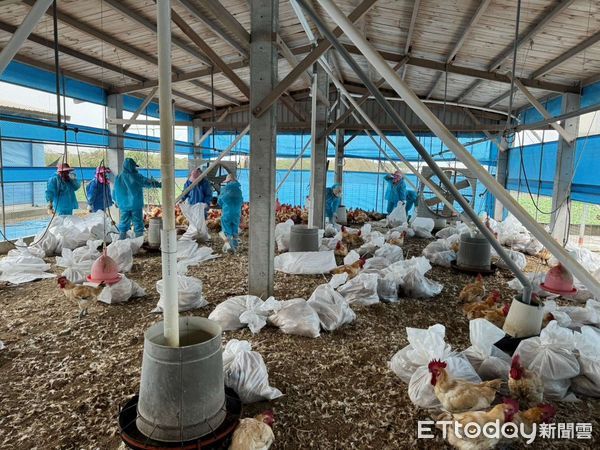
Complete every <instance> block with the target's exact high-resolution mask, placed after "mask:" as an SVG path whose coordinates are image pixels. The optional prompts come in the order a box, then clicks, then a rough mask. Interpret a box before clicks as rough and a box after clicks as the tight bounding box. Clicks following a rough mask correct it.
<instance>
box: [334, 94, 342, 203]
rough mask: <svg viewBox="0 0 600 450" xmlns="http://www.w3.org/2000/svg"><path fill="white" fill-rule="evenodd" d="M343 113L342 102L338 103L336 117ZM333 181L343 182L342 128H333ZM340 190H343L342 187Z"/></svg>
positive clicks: (340, 183)
mask: <svg viewBox="0 0 600 450" xmlns="http://www.w3.org/2000/svg"><path fill="white" fill-rule="evenodd" d="M343 113H344V103H343V102H342V101H340V102H339V104H338V110H337V117H340V116H341V115H342V114H343ZM334 170H335V182H336V183H337V184H339V185H340V186H343V184H344V129H343V128H338V129H337V130H335V168H334ZM342 192H344V190H343V189H342Z"/></svg>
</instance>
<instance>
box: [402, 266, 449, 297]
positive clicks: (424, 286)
mask: <svg viewBox="0 0 600 450" xmlns="http://www.w3.org/2000/svg"><path fill="white" fill-rule="evenodd" d="M400 287H401V288H402V291H403V292H404V296H405V297H411V298H431V297H435V296H436V295H438V294H439V293H440V292H442V289H443V288H444V286H443V285H442V284H440V283H438V282H437V281H433V280H430V279H428V278H426V277H425V275H422V274H421V273H420V272H419V271H418V270H417V269H413V270H411V271H410V272H408V273H407V274H406V276H405V277H404V278H403V280H402V283H401V284H400Z"/></svg>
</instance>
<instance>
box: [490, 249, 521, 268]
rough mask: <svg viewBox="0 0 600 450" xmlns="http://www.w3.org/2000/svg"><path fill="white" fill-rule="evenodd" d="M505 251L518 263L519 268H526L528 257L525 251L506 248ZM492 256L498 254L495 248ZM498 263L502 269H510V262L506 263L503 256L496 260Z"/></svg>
mask: <svg viewBox="0 0 600 450" xmlns="http://www.w3.org/2000/svg"><path fill="white" fill-rule="evenodd" d="M504 252H505V253H507V254H508V256H509V257H510V259H512V260H513V262H514V263H515V264H516V265H517V267H518V268H519V269H521V270H525V267H526V266H527V258H526V257H525V255H524V254H523V253H519V252H517V251H514V250H508V249H504ZM492 256H498V254H497V253H496V251H495V250H494V249H493V248H492ZM496 265H497V266H498V267H500V268H501V269H507V270H508V269H509V267H508V264H506V263H505V262H504V260H503V259H502V258H499V259H498V261H496Z"/></svg>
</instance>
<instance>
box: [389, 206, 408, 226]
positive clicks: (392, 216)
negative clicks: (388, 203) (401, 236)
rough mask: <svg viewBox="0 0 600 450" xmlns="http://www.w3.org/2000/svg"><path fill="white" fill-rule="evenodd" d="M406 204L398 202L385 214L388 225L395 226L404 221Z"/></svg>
mask: <svg viewBox="0 0 600 450" xmlns="http://www.w3.org/2000/svg"><path fill="white" fill-rule="evenodd" d="M406 222H407V220H406V204H405V203H404V202H398V205H396V207H395V208H394V209H393V210H392V212H391V213H389V214H388V216H387V223H388V227H390V228H396V227H399V226H401V225H402V224H404V223H406Z"/></svg>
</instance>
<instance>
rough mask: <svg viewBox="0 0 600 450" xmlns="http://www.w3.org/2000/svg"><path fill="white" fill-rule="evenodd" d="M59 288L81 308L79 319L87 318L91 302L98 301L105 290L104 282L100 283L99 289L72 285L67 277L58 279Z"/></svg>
mask: <svg viewBox="0 0 600 450" xmlns="http://www.w3.org/2000/svg"><path fill="white" fill-rule="evenodd" d="M56 281H57V283H58V287H59V288H60V289H61V290H62V291H63V294H65V297H67V298H68V299H69V300H73V301H76V302H77V305H78V306H79V318H80V319H81V318H82V317H83V316H87V313H88V307H89V305H90V303H91V302H93V301H96V300H98V296H99V295H100V293H101V292H102V290H103V289H104V282H102V283H100V284H99V285H98V287H91V286H84V285H81V284H73V283H71V282H70V281H69V280H68V279H67V277H58V279H57V280H56Z"/></svg>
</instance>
